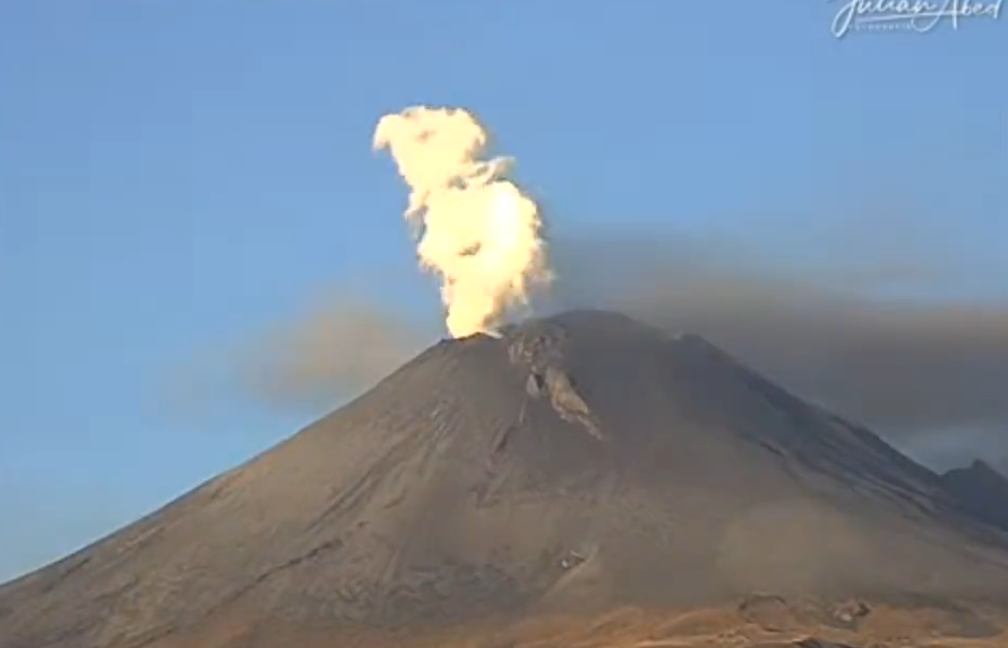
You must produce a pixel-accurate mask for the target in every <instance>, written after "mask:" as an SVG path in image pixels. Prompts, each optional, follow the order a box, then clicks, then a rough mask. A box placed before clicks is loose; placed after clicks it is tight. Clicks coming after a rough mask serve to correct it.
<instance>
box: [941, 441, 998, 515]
mask: <svg viewBox="0 0 1008 648" xmlns="http://www.w3.org/2000/svg"><path fill="white" fill-rule="evenodd" d="M942 482H943V483H944V484H945V488H946V489H947V490H948V491H949V492H950V493H951V494H952V495H953V496H954V497H955V498H956V499H958V500H959V503H960V505H961V506H962V507H963V508H965V509H967V510H968V511H970V512H971V513H972V514H973V515H974V516H976V517H977V518H979V519H981V520H983V521H984V522H986V523H988V524H991V525H993V526H996V527H999V528H1001V529H1003V530H1005V531H1008V477H1005V476H1004V475H1002V474H1001V473H999V472H998V471H996V470H994V469H993V468H991V467H990V466H989V465H988V464H987V463H985V462H983V461H980V460H979V459H978V460H976V461H974V462H973V463H972V464H970V465H969V466H968V467H966V468H954V469H952V470H950V471H948V472H946V473H945V474H944V475H942Z"/></svg>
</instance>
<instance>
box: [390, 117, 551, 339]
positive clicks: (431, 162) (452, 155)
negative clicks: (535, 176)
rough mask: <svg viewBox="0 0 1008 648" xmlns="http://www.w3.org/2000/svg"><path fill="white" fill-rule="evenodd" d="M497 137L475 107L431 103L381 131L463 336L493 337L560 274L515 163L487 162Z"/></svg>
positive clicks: (452, 321)
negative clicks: (514, 176) (514, 178)
mask: <svg viewBox="0 0 1008 648" xmlns="http://www.w3.org/2000/svg"><path fill="white" fill-rule="evenodd" d="M488 140H489V136H488V134H487V131H486V129H485V128H484V127H483V125H482V124H480V123H479V121H477V119H476V118H475V117H474V116H473V115H472V114H471V113H469V112H468V111H466V110H464V109H461V108H429V107H424V106H415V107H412V108H407V109H406V110H404V111H402V112H400V113H398V114H392V115H386V116H385V117H382V119H381V120H380V121H379V122H378V126H377V128H376V129H375V134H374V148H375V150H381V149H386V148H387V149H388V150H389V152H390V153H391V155H392V157H393V159H394V160H395V162H396V165H397V166H398V169H399V173H400V175H401V176H402V177H403V179H404V180H405V181H406V184H407V185H409V187H410V197H409V207H408V209H407V210H406V213H405V216H406V219H407V220H408V221H410V222H411V224H413V225H414V226H416V229H415V230H414V231H415V232H417V233H419V234H420V236H419V238H418V241H417V243H418V247H417V256H418V258H419V261H420V266H421V268H423V269H425V270H430V271H433V272H435V273H437V274H438V275H439V276H440V278H441V280H442V285H441V300H442V302H443V303H444V304H445V306H447V309H448V313H447V320H446V324H447V327H448V331H449V332H450V333H451V335H452V336H453V337H456V338H459V337H466V336H469V335H473V334H476V333H492V331H493V330H494V328H495V327H497V326H499V325H500V324H501V323H502V320H503V319H504V318H505V317H506V316H507V315H508V314H509V313H510V312H513V311H514V309H516V308H521V307H528V305H529V300H530V297H531V295H532V293H533V292H534V291H535V289H536V288H537V287H544V286H545V285H547V284H549V283H550V281H551V280H552V278H553V274H552V272H551V271H550V269H549V267H548V263H547V256H546V245H545V243H544V242H543V240H542V238H541V237H540V230H541V226H542V222H541V218H540V214H539V209H538V207H537V206H536V203H535V202H534V201H533V200H532V199H531V198H529V197H528V196H527V195H526V194H525V193H524V192H522V190H521V188H519V187H518V186H517V185H516V184H515V183H513V182H511V181H510V180H508V179H507V177H506V175H507V172H508V171H509V170H510V167H511V165H512V162H513V161H512V160H511V159H509V158H499V157H495V158H489V159H486V160H481V158H482V157H483V156H484V154H485V152H486V149H487V145H488Z"/></svg>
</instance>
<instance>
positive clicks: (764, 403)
mask: <svg viewBox="0 0 1008 648" xmlns="http://www.w3.org/2000/svg"><path fill="white" fill-rule="evenodd" d="M956 502H957V500H956V499H955V498H953V497H951V496H950V495H948V493H947V492H946V490H945V489H944V487H943V484H942V482H941V480H940V479H939V478H938V476H937V475H935V474H934V473H932V472H931V471H929V470H927V469H925V468H923V467H921V466H919V465H917V464H916V463H914V462H912V461H910V460H909V459H907V458H905V457H903V456H902V455H901V454H899V453H898V452H897V451H895V450H894V449H892V448H891V447H889V446H888V445H886V444H885V443H884V442H882V441H881V440H880V439H879V438H878V437H876V436H875V435H873V434H872V433H871V432H869V431H868V430H866V429H864V428H862V427H859V426H857V425H853V424H851V423H848V422H846V421H844V420H842V419H841V418H838V417H837V416H834V415H833V414H831V413H829V412H827V411H824V410H822V409H820V408H817V407H813V406H810V405H808V404H806V403H803V402H802V401H800V400H799V399H797V398H795V397H794V396H792V395H790V394H789V393H787V392H786V391H784V390H783V389H781V388H779V387H777V386H775V385H774V384H771V383H770V382H768V381H767V380H765V379H763V378H762V377H760V376H759V375H757V374H755V373H754V372H753V371H751V370H749V369H748V368H746V367H745V366H743V365H741V364H740V363H738V362H736V361H734V360H733V359H732V358H731V357H729V356H728V355H726V354H725V353H723V352H721V351H720V350H718V349H717V348H715V347H714V346H713V345H711V344H709V343H708V342H706V341H705V340H703V339H702V338H699V337H697V336H692V335H677V336H670V335H667V334H665V333H663V332H661V331H658V330H656V329H652V328H649V327H646V326H644V325H642V324H640V323H638V322H636V321H634V320H631V319H629V318H627V317H625V316H623V315H619V314H615V313H609V312H599V311H577V312H568V313H564V314H560V315H557V316H554V317H551V318H547V319H541V320H533V321H529V322H526V323H524V324H521V325H519V326H513V327H509V328H505V329H503V331H502V335H501V337H500V338H499V339H498V338H494V337H490V336H485V335H475V336H471V337H468V338H463V339H458V340H451V341H444V342H441V343H439V344H437V345H435V346H433V347H431V348H429V349H428V350H426V351H425V352H423V353H421V354H420V355H419V356H418V357H416V358H415V359H413V360H412V361H410V362H409V363H407V364H406V365H404V366H403V367H402V368H400V369H399V370H397V371H396V372H394V373H393V374H392V375H390V376H389V377H388V378H386V379H385V380H384V381H382V382H381V383H380V384H378V385H377V386H376V387H375V388H374V389H372V390H371V391H370V392H368V393H366V394H364V395H363V396H361V397H360V398H358V399H357V400H355V401H353V402H352V403H350V404H348V405H347V406H345V407H343V408H342V409H340V410H339V411H337V412H335V413H333V414H331V415H329V416H327V417H325V418H324V419H322V420H320V421H319V422H317V423H315V424H313V425H311V426H310V427H308V428H307V429H305V430H303V431H301V432H300V433H298V434H296V435H294V436H293V437H291V438H290V439H288V440H287V441H285V442H283V443H281V444H280V445H278V446H277V447H275V448H273V449H271V450H270V451H268V452H266V453H264V454H262V455H260V456H258V457H256V458H254V459H253V460H251V461H249V462H248V463H247V464H245V465H243V466H241V467H239V468H237V469H234V470H232V471H230V472H228V473H225V474H223V475H221V476H219V477H217V478H215V479H213V480H211V481H209V482H208V483H206V484H205V485H203V486H201V487H199V488H197V489H196V490H194V491H193V492H191V493H189V494H187V495H186V496H184V497H182V498H181V499H179V500H177V501H176V502H173V503H171V504H169V505H168V506H166V507H165V508H163V509H162V510H160V511H157V512H155V513H153V514H152V515H150V516H148V517H147V518H144V519H142V520H140V521H138V522H136V523H135V524H133V525H131V526H129V527H127V528H125V529H122V530H121V531H119V532H117V533H115V534H113V535H111V536H110V537H108V538H106V539H104V540H102V541H99V542H98V543H96V544H94V545H92V546H90V547H88V548H85V549H83V550H82V551H80V552H78V553H77V554H75V555H72V556H70V557H68V558H66V559H65V560H63V561H61V562H59V563H56V564H54V565H51V566H49V567H46V568H44V569H42V570H40V571H38V572H36V573H34V574H30V575H28V576H26V577H24V578H22V579H20V580H18V581H15V582H13V583H10V584H8V585H6V586H4V587H2V588H0V645H2V646H3V647H4V648H39V647H41V646H47V647H49V648H87V647H95V648H127V647H128V648H138V647H140V646H158V647H160V646H169V645H172V646H181V645H207V646H237V645H243V646H244V645H250V646H251V645H272V644H268V643H267V642H266V640H265V639H263V638H262V637H264V636H265V634H263V633H265V632H266V631H265V630H262V628H265V627H267V626H269V625H271V624H285V625H286V626H287V627H299V628H315V629H320V628H325V629H328V630H327V631H331V633H332V636H337V635H338V633H339V632H342V631H344V630H346V629H348V628H368V627H393V626H394V627H410V626H411V625H412V624H423V625H425V626H438V625H440V626H448V625H455V624H462V623H467V622H477V621H480V620H486V619H494V618H498V619H499V618H522V617H527V616H531V615H537V614H543V613H548V612H596V611H598V612H601V611H605V610H608V609H611V608H616V607H625V606H640V607H643V608H649V607H675V608H685V607H694V606H708V605H718V604H721V603H725V602H730V601H732V600H737V599H738V597H742V596H747V595H749V594H752V593H753V592H757V591H762V592H772V593H774V594H779V595H781V596H788V597H791V596H794V597H807V596H814V597H819V598H824V599H837V600H840V599H844V598H848V597H861V598H864V599H866V600H872V601H882V602H886V601H889V602H894V603H898V602H900V601H903V602H905V601H910V600H925V599H926V600H929V601H949V602H951V601H962V600H975V601H978V602H987V603H996V604H1003V603H1005V601H1006V600H1008V536H1006V535H1005V534H1004V533H1003V532H1002V531H999V530H997V529H996V528H995V527H994V526H992V525H986V524H985V523H983V522H982V521H981V520H979V519H978V518H975V517H973V516H972V514H971V513H970V512H969V511H968V510H966V509H961V508H960V507H959V505H958V504H957V503H956ZM237 626H241V627H243V628H246V630H244V631H243V632H244V634H242V635H241V638H240V640H239V639H238V638H235V636H234V635H233V634H229V633H228V631H226V630H224V629H223V628H227V627H237ZM319 632H321V630H319ZM192 637H200V640H199V643H196V642H195V640H193V642H191V643H190V642H188V640H187V639H186V638H192ZM173 642H175V643H173ZM277 645H296V644H290V643H289V642H284V643H282V644H277ZM331 645H337V644H331Z"/></svg>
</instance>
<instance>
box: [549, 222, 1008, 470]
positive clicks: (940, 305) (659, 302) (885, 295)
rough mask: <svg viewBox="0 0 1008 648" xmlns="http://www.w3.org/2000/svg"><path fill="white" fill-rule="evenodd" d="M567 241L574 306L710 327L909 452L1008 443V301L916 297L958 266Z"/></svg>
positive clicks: (619, 239)
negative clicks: (796, 261) (788, 259)
mask: <svg viewBox="0 0 1008 648" xmlns="http://www.w3.org/2000/svg"><path fill="white" fill-rule="evenodd" d="M565 243H566V245H564V246H559V249H560V250H562V254H560V253H558V273H559V275H560V277H561V282H560V284H559V285H560V287H561V292H560V294H559V295H557V299H558V303H559V305H561V306H562V307H571V306H578V305H590V306H601V307H607V308H615V309H619V310H623V311H625V312H627V313H629V314H631V315H635V316H638V317H640V318H642V319H645V320H647V321H649V322H651V323H653V324H656V325H659V326H662V327H665V328H672V329H681V330H689V331H693V332H698V333H701V334H703V335H704V336H706V337H708V339H710V340H711V341H713V342H715V343H716V344H718V345H719V346H722V347H723V348H725V349H726V350H728V351H729V352H731V353H733V354H734V355H736V356H737V357H739V358H740V359H742V360H743V361H745V362H747V363H748V364H750V365H751V366H753V367H754V368H755V369H757V370H759V371H761V372H763V373H764V374H766V375H768V376H769V377H770V378H772V379H774V380H776V381H778V382H780V383H781V384H783V385H784V386H786V387H788V388H789V389H791V390H793V391H795V392H796V393H798V394H799V395H801V396H803V397H805V398H807V399H810V400H813V401H816V402H820V403H822V404H824V405H827V406H828V407H830V408H831V409H833V410H835V411H837V412H839V413H841V414H843V415H845V416H848V417H851V418H854V419H856V420H858V421H861V422H864V423H867V424H869V425H870V426H872V427H874V428H875V429H876V430H877V431H879V432H880V433H882V434H884V435H886V436H887V437H889V438H890V439H893V440H895V441H897V442H902V445H904V447H907V446H913V445H914V443H916V442H918V441H919V442H920V443H921V444H924V442H927V443H926V445H927V447H923V445H922V447H921V448H919V449H920V451H921V452H922V453H924V454H927V453H928V452H931V454H932V455H938V454H941V453H940V452H939V450H942V451H947V450H949V449H950V448H953V447H955V445H956V444H955V443H940V442H937V441H936V439H937V438H942V437H945V436H946V435H952V436H953V437H955V436H959V437H960V438H962V439H963V441H964V442H966V441H968V440H972V441H973V442H977V441H978V440H982V443H983V445H984V447H990V448H992V449H993V450H996V451H1008V304H1005V303H1003V302H1002V303H997V302H993V301H992V302H987V303H984V302H979V301H972V302H971V301H965V300H964V301H954V300H948V299H946V300H943V301H923V300H921V299H913V298H911V295H912V294H913V293H915V292H920V290H921V289H922V288H927V287H928V286H932V287H933V286H934V285H937V282H938V281H939V280H941V281H942V284H943V285H947V284H954V283H955V281H954V279H955V278H954V277H953V276H951V266H942V265H937V264H934V265H930V264H929V263H928V261H927V260H926V259H924V258H920V257H917V258H915V257H914V255H910V254H907V255H905V256H904V257H903V258H897V257H896V255H889V256H888V258H887V256H886V255H872V254H864V255H861V256H859V249H858V248H856V247H850V248H848V247H845V248H843V250H844V251H845V252H848V253H850V255H851V256H852V257H854V258H857V259H858V261H857V262H852V263H849V264H847V265H844V264H843V263H838V262H837V255H836V254H828V253H825V252H824V253H823V255H821V257H830V258H832V262H830V263H827V262H826V259H825V258H823V259H822V263H815V262H812V261H808V260H806V261H805V262H803V264H800V265H794V266H791V267H788V266H787V265H786V264H784V265H782V264H780V263H772V262H771V261H770V260H769V259H767V258H762V259H761V258H759V257H753V256H748V257H747V256H745V255H743V254H742V253H741V252H740V251H739V250H738V249H735V248H733V247H732V246H730V245H724V244H715V243H714V242H712V241H694V242H692V243H690V242H687V241H686V240H683V239H680V240H677V241H669V240H665V241H661V240H660V239H656V238H655V237H654V236H645V235H644V234H643V233H642V234H640V235H634V234H626V233H624V234H622V235H620V234H619V233H609V235H602V234H601V233H599V234H598V235H593V236H585V237H582V238H580V239H579V240H577V241H572V240H567V241H566V242H565ZM601 257H604V258H605V262H604V263H600V262H599V259H600V258H601ZM593 267H595V268H597V267H605V268H606V276H605V277H603V278H601V280H600V278H599V277H598V276H597V273H592V272H591V268H593ZM900 291H902V292H900ZM899 294H902V295H903V296H902V297H900V296H897V295H899ZM978 431H982V432H978ZM993 446H997V447H993ZM1002 446H1003V447H1002ZM911 449H912V447H911ZM930 458H931V459H933V460H938V459H939V457H937V456H932V457H930ZM957 459H958V458H957Z"/></svg>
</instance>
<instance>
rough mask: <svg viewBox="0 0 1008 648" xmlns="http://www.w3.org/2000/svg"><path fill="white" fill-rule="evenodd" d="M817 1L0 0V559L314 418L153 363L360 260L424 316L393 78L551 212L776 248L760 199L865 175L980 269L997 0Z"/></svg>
mask: <svg viewBox="0 0 1008 648" xmlns="http://www.w3.org/2000/svg"><path fill="white" fill-rule="evenodd" d="M838 8H839V5H837V4H836V3H827V2H822V1H819V0H784V1H780V2H746V1H744V0H734V1H731V0H723V1H721V2H704V3H699V2H696V3H685V2H683V3H679V2H657V1H644V0H634V1H633V2H622V3H620V2H597V1H590V0H587V1H581V2H577V3H575V2H560V1H554V2H532V1H531V0H525V1H521V2H513V3H489V2H455V1H447V0H445V1H440V2H421V1H419V0H417V1H414V2H384V3H382V2H364V1H362V0H358V1H350V0H325V1H322V0H303V1H300V2H279V1H276V0H274V1H263V2H239V1H237V0H233V1H226V0H219V1H215V2H207V1H206V0H170V1H169V0H151V1H147V2H126V1H119V2H79V1H69V0H68V1H64V2H53V1H49V0H7V1H5V2H3V3H0V300H2V301H0V394H2V396H0V581H2V580H5V579H7V578H9V577H13V576H15V575H16V574H19V573H22V572H24V571H25V570H28V569H31V568H35V567H37V566H39V565H41V564H43V563H45V562H47V561H50V560H52V559H55V558H57V557H59V556H60V555H62V554H64V553H66V552H68V551H71V550H73V549H76V548H78V547H79V546H81V545H82V544H84V543H86V542H89V541H91V540H93V539H96V538H97V537H100V536H101V535H103V534H105V533H107V532H109V531H111V530H113V529H114V528H116V527H118V526H120V525H122V524H124V523H126V522H128V521H131V520H132V519H134V518H136V517H137V516H139V515H142V514H144V513H146V512H148V511H150V510H152V509H153V508H155V507H156V506H159V505H161V504H163V503H165V502H166V501H168V500H170V499H172V498H174V497H175V496H177V495H179V494H181V493H182V492H183V491H185V490H187V489H189V488H191V487H193V486H194V485H196V484H198V483H199V482H201V481H203V480H205V479H207V478H209V477H211V476H212V475H214V474H215V473H217V472H219V471H221V470H223V469H226V468H228V467H230V466H233V465H235V464H237V463H239V462H241V461H243V460H245V459H246V458H248V457H249V456H250V455H251V454H253V453H256V452H259V451H261V450H263V449H265V448H266V447H268V446H269V445H271V444H272V443H274V442H275V441H276V440H278V439H279V438H281V437H283V436H285V435H287V434H289V433H291V432H292V431H294V430H295V429H296V428H297V427H298V426H300V425H301V424H303V423H305V422H307V421H308V420H309V419H310V418H311V417H312V416H313V415H314V414H315V413H314V412H304V411H284V412H278V411H273V410H269V409H266V408H265V407H262V406H258V405H256V404H254V403H245V402H242V403H232V404H230V405H228V404H222V405H221V406H219V407H214V408H211V409H212V411H201V412H199V413H194V412H191V411H189V410H187V409H186V408H180V407H177V406H174V405H173V404H172V401H171V398H169V397H168V396H166V394H167V393H168V392H169V391H170V390H168V389H167V388H166V384H168V383H170V382H171V378H170V377H171V376H172V375H175V374H174V373H173V372H177V371H178V370H179V368H180V367H184V366H187V365H188V364H191V363H192V362H194V361H198V359H199V358H201V357H209V356H212V355H213V354H214V353H218V352H219V351H220V350H221V349H229V348H232V347H233V346H234V345H240V344H241V343H242V341H243V340H245V339H246V338H247V337H249V336H252V335H255V334H257V333H259V332H261V331H262V330H264V329H266V328H268V327H270V326H272V325H274V324H276V323H277V322H281V321H283V320H284V319H285V318H288V317H290V316H291V314H292V313H296V312H298V311H299V310H300V309H302V308H303V307H304V306H305V305H306V304H309V303H311V301H312V300H314V299H316V298H317V297H318V296H319V295H320V294H325V293H326V292H327V291H333V290H339V289H341V288H342V287H345V286H359V285H362V284H361V281H362V278H363V277H367V276H373V275H375V274H377V275H379V276H380V277H381V284H382V286H383V287H384V289H385V290H387V291H388V294H389V296H390V299H391V300H392V301H394V302H395V303H396V304H397V305H398V307H399V308H401V309H402V310H403V311H404V312H407V313H409V314H410V315H411V316H412V317H415V318H416V319H417V320H418V321H425V322H437V321H438V319H439V317H440V315H439V307H438V304H437V299H436V293H435V288H434V287H433V285H432V284H431V282H430V281H429V280H428V279H426V278H424V277H422V276H420V275H418V274H417V273H416V271H415V269H414V258H413V251H412V248H411V245H410V242H409V240H408V237H407V232H406V229H405V226H404V225H403V222H402V219H401V216H400V214H401V211H402V209H403V207H404V205H405V192H404V189H403V187H402V186H401V184H400V182H399V180H398V178H396V176H395V174H394V169H393V167H392V165H391V163H390V162H389V161H388V160H387V159H385V158H382V157H376V156H375V155H373V154H372V152H371V150H370V137H371V133H372V129H373V127H374V124H375V122H376V120H377V119H378V118H379V117H380V116H381V115H382V114H383V113H386V112H390V111H395V110H399V109H401V108H403V107H406V106H408V105H412V104H415V103H431V104H439V105H461V106H466V107H469V108H471V109H472V110H474V111H475V112H476V113H477V114H479V115H480V116H481V117H482V118H483V120H484V121H485V122H487V123H488V124H489V125H490V126H491V127H492V129H493V130H494V131H495V132H496V133H497V134H498V135H499V138H500V141H501V148H502V150H503V152H505V153H507V154H512V155H515V156H517V158H518V160H519V167H518V169H519V175H520V178H521V179H522V180H524V181H525V182H527V184H528V185H530V186H531V187H532V188H533V190H534V191H535V192H536V193H537V194H538V195H540V196H542V197H543V200H544V202H545V203H546V206H547V208H548V209H549V212H550V214H551V216H552V218H553V219H554V223H555V224H556V225H557V227H561V228H567V229H577V228H584V227H590V226H592V225H596V224H612V223H620V222H633V223H638V224H643V225H645V226H648V227H655V228H670V229H671V228H675V229H679V230H683V229H685V230H695V231H701V232H702V231H707V230H712V229H716V230H724V231H732V232H735V233H736V236H741V237H743V238H745V237H749V238H751V239H752V240H753V241H754V242H759V241H760V240H762V238H766V239H767V241H769V244H771V245H778V246H780V249H779V250H778V252H779V253H780V254H781V255H788V254H792V253H793V252H794V251H793V250H790V249H786V246H785V243H783V242H781V241H783V239H782V238H781V237H777V238H775V237H774V234H775V232H774V230H775V229H776V228H778V227H782V225H780V223H781V222H782V221H780V220H779V219H778V220H775V216H774V215H777V216H781V215H783V216H785V217H786V218H792V219H798V220H805V221H809V224H810V225H811V226H812V227H813V228H814V227H815V226H816V225H817V223H815V222H814V221H815V219H816V218H819V217H820V216H818V215H817V214H819V213H822V212H823V211H824V210H825V208H826V206H829V205H845V204H846V205H858V204H862V203H867V202H870V201H872V200H875V199H877V198H878V197H882V199H884V200H886V201H895V202H901V203H905V204H907V205H911V206H912V205H924V206H926V207H927V208H928V213H929V214H936V216H931V217H930V218H931V220H930V221H929V223H928V227H930V228H931V229H932V231H935V232H939V233H940V237H941V238H942V239H943V240H944V241H945V242H947V243H949V244H950V245H954V246H956V249H957V250H959V251H960V253H961V254H962V256H963V260H964V263H967V264H973V265H974V266H975V267H976V268H977V272H976V273H975V274H976V276H979V277H982V279H981V280H979V281H978V284H977V285H976V286H974V289H976V290H979V291H987V292H991V293H994V292H997V291H998V290H999V289H1000V290H1003V289H1004V285H1005V283H1006V282H1005V281H1004V277H1005V276H1008V263H1005V262H1004V257H1005V256H1006V255H1005V254H1004V251H1005V250H1006V249H1008V209H1006V208H1008V182H1006V177H1008V119H1006V114H1008V113H1006V106H1008V84H1006V83H1005V81H1004V79H1005V74H1004V69H1003V64H1004V61H1005V60H1008V24H1006V21H1008V18H1004V17H1002V18H1000V19H998V20H996V21H991V20H979V19H966V20H964V21H963V22H962V23H961V24H960V27H959V29H958V30H955V31H953V30H952V29H951V25H949V24H944V25H940V26H938V27H937V28H936V29H935V30H934V31H932V32H931V33H927V34H905V33H886V34H866V33H854V34H852V35H851V36H849V37H848V38H845V39H843V40H838V39H836V38H834V37H833V36H832V35H831V34H830V31H829V27H830V23H831V21H832V19H833V15H834V14H835V13H836V11H837V10H838ZM786 218H785V220H786ZM784 238H786V237H784ZM980 268H983V269H984V272H982V273H981V272H980V271H979V269H980ZM998 273H1001V274H1000V276H998Z"/></svg>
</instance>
